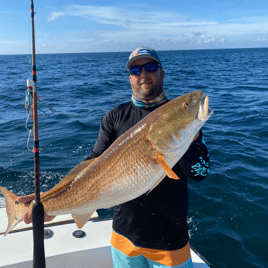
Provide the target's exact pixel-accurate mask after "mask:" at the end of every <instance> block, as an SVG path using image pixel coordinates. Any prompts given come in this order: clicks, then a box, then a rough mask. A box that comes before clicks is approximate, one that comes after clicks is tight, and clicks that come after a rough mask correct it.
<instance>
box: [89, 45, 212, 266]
mask: <svg viewBox="0 0 268 268" xmlns="http://www.w3.org/2000/svg"><path fill="white" fill-rule="evenodd" d="M127 68H128V69H129V72H130V76H129V80H130V84H131V87H132V91H133V96H132V101H131V102H128V103H124V104H121V105H119V106H117V107H115V108H114V109H112V110H110V111H109V112H108V113H107V114H106V115H105V116H104V118H103V120H102V122H101V126H100V131H99V135H98V138H97V141H96V144H95V147H94V149H93V150H92V152H91V154H90V156H89V157H88V158H87V159H92V158H95V157H98V156H99V155H101V154H102V153H103V152H104V151H105V150H106V149H107V148H108V147H109V146H110V145H111V144H112V143H113V141H114V140H115V139H116V138H118V137H119V136H121V135H122V134H123V133H124V132H126V131H127V130H128V129H130V128H131V127H132V126H134V125H135V124H137V123H138V122H139V121H140V120H141V119H143V118H144V117H145V116H146V115H148V114H149V113H150V112H152V111H153V110H155V109H156V108H157V107H159V106H160V105H162V104H163V103H165V102H166V101H167V95H166V92H165V91H164V90H163V81H164V75H165V72H164V70H162V65H161V61H160V59H159V57H158V55H157V53H156V52H155V50H153V49H151V48H148V47H139V48H137V49H136V50H134V51H133V52H132V53H131V55H130V57H129V61H128V63H127ZM197 166H198V167H199V168H195V167H197ZM208 167H209V158H208V152H207V148H206V145H205V144H204V139H203V135H202V131H200V132H199V133H197V135H196V136H195V138H194V140H193V143H192V144H191V146H190V148H189V149H188V151H187V152H186V153H185V155H184V156H183V157H182V159H181V160H180V161H179V162H178V163H177V164H176V165H175V166H174V168H173V170H174V171H175V173H176V174H177V175H178V177H179V178H180V179H181V180H172V179H170V178H167V177H166V178H165V179H164V180H163V181H162V182H161V183H160V184H159V185H158V186H157V187H156V188H155V189H154V190H153V191H152V192H150V193H149V194H148V195H147V194H144V195H142V196H140V197H138V198H136V199H134V200H132V201H129V202H126V203H124V204H121V205H118V206H115V208H114V214H113V233H112V240H111V245H112V247H111V248H112V255H113V262H114V267H115V268H123V267H124V268H125V267H139V268H142V267H177V266H179V265H181V266H179V267H192V261H191V258H190V248H189V243H188V240H189V238H188V229H187V209H188V190H187V177H189V178H191V179H193V180H196V181H200V180H202V179H204V178H205V177H206V176H207V172H208ZM200 168H201V169H200ZM200 170H202V172H200Z"/></svg>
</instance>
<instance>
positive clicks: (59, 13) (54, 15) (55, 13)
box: [47, 12, 64, 21]
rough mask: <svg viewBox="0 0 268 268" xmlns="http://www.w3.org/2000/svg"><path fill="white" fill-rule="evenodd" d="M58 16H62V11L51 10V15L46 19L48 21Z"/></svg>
mask: <svg viewBox="0 0 268 268" xmlns="http://www.w3.org/2000/svg"><path fill="white" fill-rule="evenodd" d="M59 17H64V13H63V12H53V13H52V14H51V16H50V17H49V18H48V19H47V20H48V21H53V20H55V19H57V18H59Z"/></svg>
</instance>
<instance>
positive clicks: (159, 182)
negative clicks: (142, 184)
mask: <svg viewBox="0 0 268 268" xmlns="http://www.w3.org/2000/svg"><path fill="white" fill-rule="evenodd" d="M165 176H166V175H163V176H162V177H161V178H160V179H159V180H158V181H157V182H156V184H155V185H154V186H153V187H152V188H151V189H150V190H149V192H147V194H146V195H148V194H149V193H150V192H151V191H152V190H153V189H154V188H155V187H156V186H157V185H158V184H159V183H160V182H161V181H162V180H163V179H164V178H165Z"/></svg>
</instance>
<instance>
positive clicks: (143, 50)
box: [135, 48, 151, 56]
mask: <svg viewBox="0 0 268 268" xmlns="http://www.w3.org/2000/svg"><path fill="white" fill-rule="evenodd" d="M138 52H139V53H141V54H144V53H145V54H151V51H150V50H149V49H145V48H142V49H139V50H138ZM135 56H136V55H135Z"/></svg>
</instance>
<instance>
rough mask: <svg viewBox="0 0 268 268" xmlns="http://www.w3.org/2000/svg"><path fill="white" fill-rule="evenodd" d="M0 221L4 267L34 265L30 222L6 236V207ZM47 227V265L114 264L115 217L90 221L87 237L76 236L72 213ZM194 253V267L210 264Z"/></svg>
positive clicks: (64, 267) (55, 267) (50, 267)
mask: <svg viewBox="0 0 268 268" xmlns="http://www.w3.org/2000/svg"><path fill="white" fill-rule="evenodd" d="M95 216H96V214H95ZM0 220H1V221H0V256H1V257H0V267H1V268H4V267H5V268H30V267H32V259H33V237H32V230H31V229H30V228H29V226H28V225H25V224H24V223H20V224H19V225H18V226H17V228H16V229H15V232H13V233H10V234H8V235H7V236H5V237H4V235H3V233H4V231H5V228H6V226H7V217H6V211H5V208H1V209H0ZM46 229H49V230H51V231H52V232H53V236H52V237H51V238H47V239H45V255H46V267H47V268H61V267H62V268H71V267H72V268H73V267H76V268H80V267H81V268H82V267H83V268H85V267H89V268H90V267H92V268H97V267H100V268H109V267H111V268H112V267H113V265H112V256H111V249H110V239H111V232H112V220H111V219H110V220H96V218H95V219H94V218H92V219H91V220H89V222H88V223H87V224H86V225H85V226H84V227H83V229H82V230H83V231H84V232H85V233H86V235H85V236H84V237H83V238H75V237H74V236H73V232H74V231H76V230H77V227H76V225H75V223H74V222H73V221H71V220H70V217H69V216H59V217H56V219H55V220H54V223H53V225H50V224H49V225H48V226H45V230H46ZM1 233H2V234H1ZM191 255H192V259H193V263H194V268H208V267H209V266H208V265H207V264H206V263H205V262H204V261H203V260H202V259H201V258H200V257H199V256H198V255H197V254H196V253H195V252H194V251H192V250H191Z"/></svg>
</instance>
